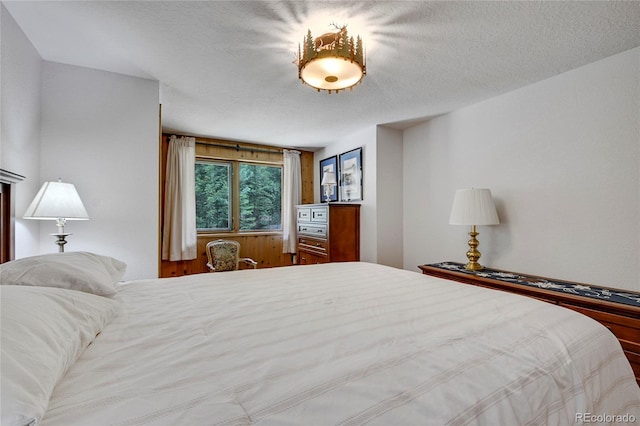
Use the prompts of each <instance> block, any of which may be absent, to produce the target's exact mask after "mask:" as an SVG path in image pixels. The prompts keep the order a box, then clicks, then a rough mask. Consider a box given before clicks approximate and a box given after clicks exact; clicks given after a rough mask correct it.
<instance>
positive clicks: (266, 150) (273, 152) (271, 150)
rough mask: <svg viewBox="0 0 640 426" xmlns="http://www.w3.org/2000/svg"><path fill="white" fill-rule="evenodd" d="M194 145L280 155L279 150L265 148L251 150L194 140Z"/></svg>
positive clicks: (236, 145) (238, 146) (280, 151)
mask: <svg viewBox="0 0 640 426" xmlns="http://www.w3.org/2000/svg"><path fill="white" fill-rule="evenodd" d="M196 143H197V144H199V145H207V146H215V147H216V148H227V149H235V150H236V151H250V152H264V153H268V154H282V150H281V149H265V148H251V147H246V146H241V145H239V144H235V145H225V144H221V143H215V142H209V141H203V140H199V139H196Z"/></svg>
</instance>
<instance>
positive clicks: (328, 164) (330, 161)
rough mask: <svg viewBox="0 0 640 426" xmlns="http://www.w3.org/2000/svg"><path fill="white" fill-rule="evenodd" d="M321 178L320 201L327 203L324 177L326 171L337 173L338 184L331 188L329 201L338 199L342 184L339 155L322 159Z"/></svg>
mask: <svg viewBox="0 0 640 426" xmlns="http://www.w3.org/2000/svg"><path fill="white" fill-rule="evenodd" d="M319 169H320V180H319V181H318V182H319V186H320V202H322V203H326V202H327V200H326V196H325V189H324V187H323V186H322V177H323V176H324V173H325V172H333V173H335V175H336V180H337V181H338V184H337V185H336V186H335V187H331V189H330V194H329V202H332V201H338V188H339V185H340V171H339V170H338V156H337V155H334V156H331V157H328V158H325V159H324V160H320V167H319Z"/></svg>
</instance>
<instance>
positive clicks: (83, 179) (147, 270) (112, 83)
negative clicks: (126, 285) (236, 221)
mask: <svg viewBox="0 0 640 426" xmlns="http://www.w3.org/2000/svg"><path fill="white" fill-rule="evenodd" d="M41 132H42V133H41V134H42V157H41V173H40V179H41V180H42V181H46V180H56V179H57V178H59V177H60V178H62V180H63V181H64V182H70V183H73V184H74V185H75V186H76V188H77V190H78V192H79V194H80V197H81V198H82V200H83V202H84V204H85V207H86V208H87V211H88V213H89V216H90V218H91V219H90V220H88V221H72V222H67V227H66V228H65V231H67V232H72V233H73V235H71V236H70V237H69V238H68V244H67V245H66V250H69V251H84V250H86V251H93V252H96V253H101V254H105V255H109V256H113V257H116V258H118V259H121V260H123V261H124V262H126V263H127V265H128V267H127V273H126V275H125V279H137V278H151V277H157V276H158V158H159V152H158V149H159V142H158V140H159V84H158V82H157V81H152V80H146V79H141V78H137V77H130V76H125V75H121V74H115V73H110V72H105V71H98V70H93V69H88V68H81V67H76V66H70V65H63V64H58V63H52V62H45V63H44V67H43V92H42V130H41ZM34 195H35V193H34V194H31V197H33V196H34ZM54 231H55V227H54V223H53V222H51V223H43V224H41V231H40V251H41V252H54V251H56V249H57V246H56V245H55V244H54V241H53V237H51V236H50V235H49V233H51V232H54Z"/></svg>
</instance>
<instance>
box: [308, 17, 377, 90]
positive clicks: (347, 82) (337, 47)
mask: <svg viewBox="0 0 640 426" xmlns="http://www.w3.org/2000/svg"><path fill="white" fill-rule="evenodd" d="M331 25H332V26H333V27H334V28H335V29H336V30H337V31H335V32H330V33H325V34H322V35H321V36H320V37H316V38H313V36H312V35H311V30H308V32H307V36H306V37H305V38H304V45H303V46H300V45H298V58H297V63H298V78H300V80H302V82H303V83H304V84H307V85H309V86H311V87H313V88H314V89H316V90H317V91H318V92H319V91H321V90H326V91H328V92H329V93H331V92H336V93H338V92H339V91H340V90H344V89H347V88H349V89H352V88H353V86H355V85H357V84H358V83H360V81H362V78H363V77H364V75H365V74H366V73H367V69H366V64H365V55H364V45H363V43H362V39H361V38H360V36H357V37H356V39H355V40H354V38H353V37H349V36H348V34H347V26H346V25H342V26H338V25H336V24H331Z"/></svg>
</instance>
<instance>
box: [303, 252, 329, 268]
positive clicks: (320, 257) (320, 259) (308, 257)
mask: <svg viewBox="0 0 640 426" xmlns="http://www.w3.org/2000/svg"><path fill="white" fill-rule="evenodd" d="M298 257H299V259H298V264H300V265H314V264H317V263H328V262H329V256H327V255H326V254H315V253H309V252H307V251H301V252H299V253H298Z"/></svg>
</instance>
